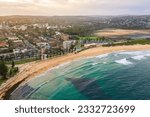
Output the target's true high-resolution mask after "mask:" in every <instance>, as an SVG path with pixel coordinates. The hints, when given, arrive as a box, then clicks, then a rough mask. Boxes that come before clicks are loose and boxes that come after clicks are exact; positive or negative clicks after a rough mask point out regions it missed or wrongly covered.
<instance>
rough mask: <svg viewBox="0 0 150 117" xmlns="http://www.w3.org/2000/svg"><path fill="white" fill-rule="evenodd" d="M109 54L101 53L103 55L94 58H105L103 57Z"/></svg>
mask: <svg viewBox="0 0 150 117" xmlns="http://www.w3.org/2000/svg"><path fill="white" fill-rule="evenodd" d="M108 55H109V54H103V55H99V56H96V58H99V59H100V58H105V57H107V56H108Z"/></svg>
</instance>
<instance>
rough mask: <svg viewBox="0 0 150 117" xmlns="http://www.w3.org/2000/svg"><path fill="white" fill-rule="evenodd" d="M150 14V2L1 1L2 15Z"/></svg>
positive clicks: (135, 0) (88, 0)
mask: <svg viewBox="0 0 150 117" xmlns="http://www.w3.org/2000/svg"><path fill="white" fill-rule="evenodd" d="M149 13H150V1H149V0H0V15H50V16H51V15H124V14H133V15H136V14H137V15H138V14H149Z"/></svg>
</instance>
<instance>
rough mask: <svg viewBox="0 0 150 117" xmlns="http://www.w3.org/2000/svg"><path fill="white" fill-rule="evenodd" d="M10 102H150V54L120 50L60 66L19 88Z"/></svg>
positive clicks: (147, 52)
mask: <svg viewBox="0 0 150 117" xmlns="http://www.w3.org/2000/svg"><path fill="white" fill-rule="evenodd" d="M10 99H26V100H34V99H36V100H149V99H150V51H130V52H126V51H119V52H114V53H110V54H105V55H100V56H95V57H91V58H85V59H80V60H76V61H73V62H70V63H65V64H62V65H60V66H57V67H55V68H53V69H50V70H49V71H47V72H46V73H44V74H42V75H40V76H38V77H36V78H34V79H33V80H30V81H29V82H27V83H26V84H24V85H22V86H19V87H18V88H17V89H16V90H15V91H14V92H13V93H12V94H11V97H10Z"/></svg>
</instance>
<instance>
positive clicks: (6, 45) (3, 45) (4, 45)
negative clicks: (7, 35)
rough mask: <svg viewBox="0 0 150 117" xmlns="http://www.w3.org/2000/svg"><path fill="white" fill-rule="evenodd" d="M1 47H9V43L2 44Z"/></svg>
mask: <svg viewBox="0 0 150 117" xmlns="http://www.w3.org/2000/svg"><path fill="white" fill-rule="evenodd" d="M0 47H8V44H7V42H3V41H2V42H0Z"/></svg>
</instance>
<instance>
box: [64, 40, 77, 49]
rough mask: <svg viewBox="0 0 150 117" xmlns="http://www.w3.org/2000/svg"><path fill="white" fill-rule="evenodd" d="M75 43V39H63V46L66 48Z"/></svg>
mask: <svg viewBox="0 0 150 117" xmlns="http://www.w3.org/2000/svg"><path fill="white" fill-rule="evenodd" d="M75 43H76V40H69V41H64V42H63V48H64V49H66V50H69V49H70V48H71V47H72V45H75Z"/></svg>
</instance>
